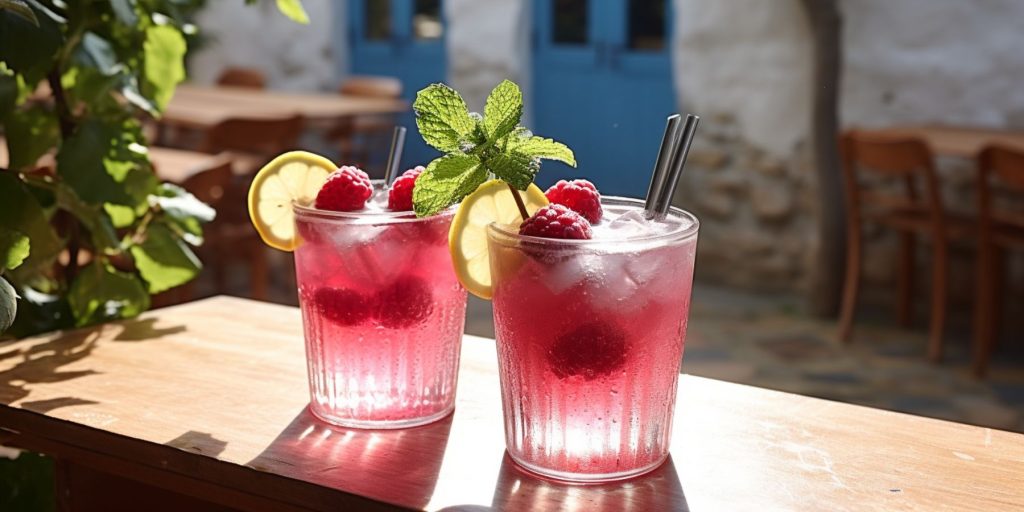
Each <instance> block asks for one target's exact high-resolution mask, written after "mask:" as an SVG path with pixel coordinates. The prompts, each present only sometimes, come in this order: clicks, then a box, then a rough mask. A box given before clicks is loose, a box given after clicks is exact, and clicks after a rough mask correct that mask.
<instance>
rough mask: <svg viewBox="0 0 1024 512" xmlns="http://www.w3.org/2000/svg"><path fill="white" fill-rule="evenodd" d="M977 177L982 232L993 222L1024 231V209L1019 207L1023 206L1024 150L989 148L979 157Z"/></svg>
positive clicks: (1003, 147)
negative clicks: (1012, 206)
mask: <svg viewBox="0 0 1024 512" xmlns="http://www.w3.org/2000/svg"><path fill="white" fill-rule="evenodd" d="M977 178H978V180H977V188H978V217H979V220H980V221H981V224H982V226H983V229H984V228H986V227H987V226H988V225H989V224H988V222H989V221H990V220H992V219H996V220H998V221H999V222H1001V223H1003V224H1010V225H1013V226H1015V227H1017V228H1020V229H1024V208H1020V207H1019V205H1021V204H1024V201H1022V200H1021V199H1022V198H1024V151H1021V150H1018V149H1013V148H1009V147H1006V146H998V145H995V146H988V147H986V148H985V149H983V150H982V151H981V153H979V155H978V174H977ZM998 199H1006V200H1005V201H998ZM1010 205H1018V208H1016V209H1013V208H1011V207H1010Z"/></svg>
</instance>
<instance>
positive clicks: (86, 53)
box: [75, 32, 122, 76]
mask: <svg viewBox="0 0 1024 512" xmlns="http://www.w3.org/2000/svg"><path fill="white" fill-rule="evenodd" d="M75 60H76V61H77V62H78V63H80V64H83V65H85V66H90V67H93V68H95V69H96V70H97V71H99V72H100V74H102V75H105V76H110V75H113V74H116V73H117V72H118V71H119V70H120V69H121V67H122V65H121V64H118V62H117V56H116V55H114V49H113V48H112V47H111V46H110V43H109V42H107V40H106V39H103V38H102V37H100V36H98V35H96V34H94V33H92V32H86V33H85V35H84V36H82V43H81V45H79V47H78V49H77V50H76V51H75Z"/></svg>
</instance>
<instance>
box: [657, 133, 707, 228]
mask: <svg viewBox="0 0 1024 512" xmlns="http://www.w3.org/2000/svg"><path fill="white" fill-rule="evenodd" d="M699 122H700V118H699V117H697V116H695V115H693V114H687V116H686V121H685V122H684V123H683V129H682V131H681V132H680V134H679V137H678V139H677V142H676V144H675V147H674V148H673V151H672V162H671V165H670V166H669V170H668V175H667V176H666V177H665V183H664V185H663V186H662V187H661V192H660V193H659V194H658V204H656V205H655V210H654V217H655V218H661V217H664V216H665V215H666V214H667V213H668V209H669V206H671V204H672V196H673V195H674V194H675V192H676V187H677V186H678V185H679V177H680V176H682V175H683V166H684V165H686V156H687V155H689V154H690V145H691V144H692V143H693V135H694V134H695V133H696V132H697V123H699Z"/></svg>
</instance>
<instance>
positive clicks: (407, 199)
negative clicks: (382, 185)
mask: <svg viewBox="0 0 1024 512" xmlns="http://www.w3.org/2000/svg"><path fill="white" fill-rule="evenodd" d="M424 170H425V169H423V166H422V165H417V166H416V167H414V168H412V169H409V170H408V171H405V172H404V173H402V175H401V176H399V177H398V179H396V180H395V182H394V183H392V184H391V190H389V191H388V209H389V210H393V211H396V212H404V211H409V210H412V189H413V186H415V185H416V178H419V177H420V174H421V173H423V171H424Z"/></svg>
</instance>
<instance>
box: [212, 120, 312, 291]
mask: <svg viewBox="0 0 1024 512" xmlns="http://www.w3.org/2000/svg"><path fill="white" fill-rule="evenodd" d="M302 127H303V119H302V117H301V116H294V117H289V118H284V119H228V120H225V121H222V122H220V123H218V124H217V125H216V126H214V127H213V128H211V129H210V130H209V131H208V132H207V133H206V136H205V138H204V140H203V142H202V144H201V145H200V148H201V149H202V150H203V151H205V152H207V153H220V152H226V153H227V154H229V155H230V156H231V158H232V160H233V162H234V170H235V175H234V178H233V179H232V182H231V185H230V186H229V187H228V188H227V190H226V191H225V193H224V200H223V203H222V204H223V206H222V207H221V208H220V209H219V210H218V211H217V220H216V221H214V224H216V227H215V229H216V234H217V237H218V241H217V242H215V245H216V246H217V247H219V249H217V250H216V257H217V259H218V260H219V261H221V262H223V264H224V265H227V264H229V263H230V262H231V261H232V260H234V261H243V262H244V263H245V264H247V265H248V267H249V276H250V296H251V297H252V298H254V299H260V300H266V299H267V297H268V293H269V287H270V284H269V271H268V267H269V263H268V256H267V251H268V249H267V247H266V246H265V245H264V244H263V242H261V241H260V238H259V235H258V234H257V233H256V230H255V229H254V228H253V227H252V223H251V222H250V220H249V212H248V207H247V206H246V200H247V199H246V198H247V196H248V191H249V184H250V183H252V179H253V177H254V176H255V173H256V171H258V170H259V168H260V167H262V166H263V165H264V164H265V163H266V162H268V161H270V159H272V158H273V157H275V156H277V155H278V154H280V153H283V152H285V151H288V150H291V149H295V148H296V146H297V145H298V138H299V135H300V134H301V132H302ZM211 250H212V249H211ZM221 272H223V270H221ZM214 275H215V277H217V276H219V277H217V279H219V280H221V281H219V282H218V285H219V286H221V285H223V284H224V283H223V279H224V277H223V274H217V273H216V271H215V274H214Z"/></svg>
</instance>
